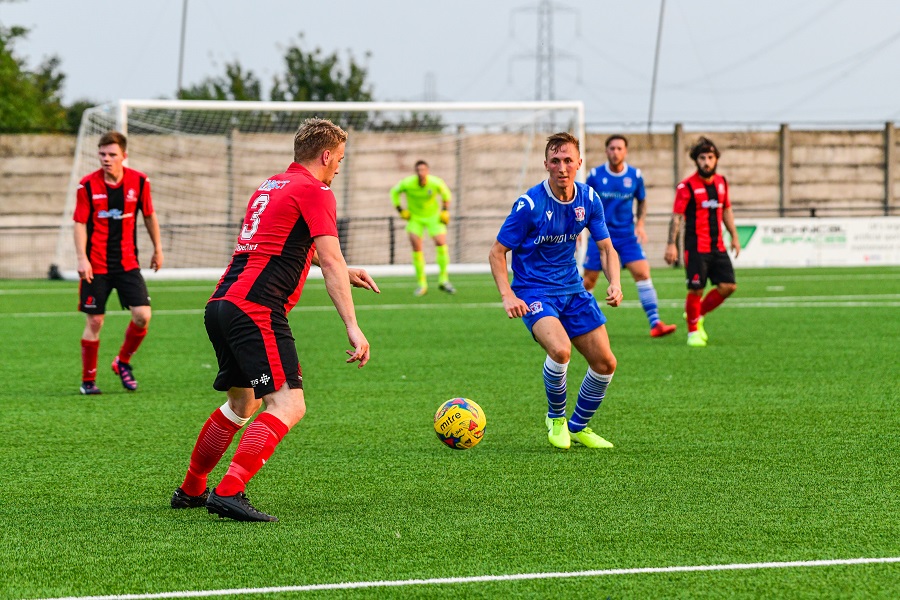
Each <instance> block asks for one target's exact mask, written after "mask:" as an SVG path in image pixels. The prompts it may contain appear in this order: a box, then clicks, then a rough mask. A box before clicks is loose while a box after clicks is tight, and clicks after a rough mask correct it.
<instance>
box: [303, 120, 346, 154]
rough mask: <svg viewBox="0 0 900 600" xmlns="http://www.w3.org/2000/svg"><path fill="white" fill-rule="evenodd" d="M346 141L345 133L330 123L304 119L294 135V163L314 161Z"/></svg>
mask: <svg viewBox="0 0 900 600" xmlns="http://www.w3.org/2000/svg"><path fill="white" fill-rule="evenodd" d="M346 141H347V132H346V131H344V130H343V129H341V128H340V127H338V126H337V125H335V124H334V123H332V122H331V121H329V120H327V119H317V118H311V119H306V120H305V121H303V123H301V124H300V127H299V128H298V129H297V133H296V134H294V162H298V163H303V162H309V161H311V160H315V159H316V158H318V157H319V156H321V155H322V153H323V152H325V151H326V150H334V149H335V148H337V147H338V146H340V145H341V144H343V143H346Z"/></svg>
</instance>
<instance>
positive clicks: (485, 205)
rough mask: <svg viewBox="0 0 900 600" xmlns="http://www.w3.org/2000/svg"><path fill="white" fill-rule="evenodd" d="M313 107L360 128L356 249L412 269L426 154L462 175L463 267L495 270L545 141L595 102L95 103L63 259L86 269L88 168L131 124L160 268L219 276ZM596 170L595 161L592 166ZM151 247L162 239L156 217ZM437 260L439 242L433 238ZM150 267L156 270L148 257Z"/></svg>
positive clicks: (85, 130) (352, 137) (458, 206)
mask: <svg viewBox="0 0 900 600" xmlns="http://www.w3.org/2000/svg"><path fill="white" fill-rule="evenodd" d="M309 117H321V118H327V119H330V120H332V121H333V122H334V123H336V124H337V125H340V126H341V127H343V128H344V129H345V130H347V131H348V132H349V139H348V141H347V148H346V155H345V158H344V161H343V162H342V164H341V169H340V173H339V174H338V176H337V177H336V178H335V180H334V182H333V183H332V189H333V190H334V193H335V196H336V197H337V216H338V230H339V237H340V239H341V247H342V249H343V251H344V254H345V256H346V258H347V262H348V263H349V264H353V265H359V266H365V267H367V268H369V269H371V270H372V272H373V273H383V274H391V273H397V274H407V273H408V274H412V272H413V271H412V265H411V260H410V247H409V243H408V241H407V235H406V233H405V230H404V228H405V224H406V223H405V222H404V221H403V220H401V219H400V218H399V216H398V215H397V213H396V211H395V210H394V208H393V205H392V204H391V202H390V193H389V192H390V189H391V187H393V186H394V185H395V184H396V183H397V182H398V181H399V180H400V179H402V178H403V177H406V176H409V175H412V174H413V173H414V164H415V162H416V161H417V160H420V159H421V160H425V161H426V162H428V164H429V166H430V168H431V173H432V174H433V175H435V176H438V177H441V178H442V179H443V180H444V181H445V182H446V183H447V185H448V186H449V188H450V190H451V193H452V194H453V199H452V202H451V206H450V212H451V221H450V224H449V226H448V244H449V246H450V256H451V262H452V264H451V267H450V269H451V273H453V272H457V273H458V272H487V271H488V270H489V266H488V264H487V253H488V249H489V247H490V244H491V243H492V241H493V239H494V236H495V235H496V233H497V230H498V229H499V227H500V224H501V223H502V222H503V219H504V218H505V217H506V215H507V214H508V212H509V208H510V207H511V206H512V204H513V202H514V201H515V199H516V198H517V197H518V196H519V195H520V194H521V193H522V192H523V191H525V190H526V189H527V188H528V187H530V186H532V185H534V184H535V183H537V182H538V181H540V180H542V179H544V178H545V176H546V173H545V171H544V169H543V151H544V145H545V142H546V139H547V137H548V136H549V135H551V134H552V133H554V132H556V131H569V132H571V133H573V134H574V135H576V136H577V137H578V138H579V139H581V140H582V141H583V140H584V105H583V103H582V102H580V101H550V102H219V101H205V100H122V101H120V102H118V103H113V104H106V105H102V106H97V107H94V108H91V109H88V110H87V111H85V113H84V116H83V117H82V123H81V127H80V130H79V134H78V141H77V143H76V153H75V159H74V161H73V167H72V176H71V179H70V185H69V191H68V195H67V199H66V206H65V210H64V214H63V218H62V225H61V227H60V232H59V240H58V242H57V249H56V265H55V266H56V270H57V272H59V273H60V274H61V276H63V277H64V278H77V274H76V273H75V269H76V261H75V255H74V249H73V242H72V228H73V225H72V214H73V212H74V207H75V192H76V188H77V185H78V182H79V181H80V179H81V178H82V177H83V176H84V175H86V174H87V173H90V172H92V171H95V170H96V169H97V168H98V166H99V165H98V161H97V151H96V149H97V143H98V140H99V138H100V136H101V135H102V134H103V133H105V132H107V131H110V130H118V131H121V132H122V133H123V134H125V135H126V136H127V138H128V148H127V152H128V163H127V164H128V166H130V167H132V168H135V169H137V170H139V171H142V172H144V173H146V174H147V175H148V177H149V180H150V183H151V190H152V194H153V205H154V208H155V210H156V213H157V215H158V219H159V222H160V229H161V235H162V243H163V251H164V253H165V264H164V268H163V269H161V270H160V272H159V273H157V274H152V276H154V277H159V278H173V279H177V278H180V279H188V278H190V279H215V278H218V277H219V276H220V275H221V273H222V272H223V270H224V269H225V266H226V265H227V264H228V261H229V258H230V256H231V254H232V251H233V249H234V243H235V239H236V236H237V234H238V231H239V229H240V225H241V222H242V220H243V216H244V212H245V208H246V203H247V200H248V199H249V198H250V196H251V194H252V193H253V192H254V191H255V190H256V188H257V187H259V185H260V184H261V183H262V182H263V181H264V180H265V179H266V178H268V177H269V176H271V175H272V174H275V173H279V172H282V171H283V170H284V169H286V168H287V166H288V165H289V164H290V163H291V160H292V158H293V135H294V133H295V132H296V130H297V127H298V126H299V125H300V123H301V122H302V121H303V120H304V119H306V118H309ZM581 176H582V180H583V173H582V174H581ZM137 230H138V247H139V250H140V251H141V259H142V263H143V264H144V266H145V267H146V265H147V257H148V256H149V253H150V251H151V249H152V245H151V243H150V240H149V238H148V237H147V234H146V230H145V228H144V227H143V223H139V224H138V226H137ZM425 254H426V260H427V261H428V263H429V265H433V264H434V250H433V245H432V244H430V243H428V242H426V244H425ZM145 274H147V272H146V270H145Z"/></svg>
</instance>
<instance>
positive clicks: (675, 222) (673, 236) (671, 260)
mask: <svg viewBox="0 0 900 600" xmlns="http://www.w3.org/2000/svg"><path fill="white" fill-rule="evenodd" d="M683 222H684V215H682V214H680V213H672V220H671V221H669V236H668V238H667V239H666V255H665V259H666V262H667V263H668V264H670V265H674V264H675V263H676V262H677V261H678V245H677V244H678V233H679V232H680V231H681V224H682V223H683Z"/></svg>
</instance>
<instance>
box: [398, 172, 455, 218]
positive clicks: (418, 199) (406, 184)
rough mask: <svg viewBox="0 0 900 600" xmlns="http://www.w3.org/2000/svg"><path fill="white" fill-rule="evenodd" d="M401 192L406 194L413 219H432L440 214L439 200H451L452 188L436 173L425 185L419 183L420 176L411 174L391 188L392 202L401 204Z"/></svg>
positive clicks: (407, 205)
mask: <svg viewBox="0 0 900 600" xmlns="http://www.w3.org/2000/svg"><path fill="white" fill-rule="evenodd" d="M400 194H406V207H407V208H408V209H409V212H410V215H411V217H412V218H413V219H431V218H435V217H437V216H438V214H439V213H440V212H441V206H440V204H439V202H438V197H439V196H440V198H441V202H450V188H448V187H447V184H446V183H444V180H443V179H441V178H440V177H435V176H434V175H429V176H428V177H427V178H426V179H425V185H424V186H421V185H419V176H418V175H410V176H409V177H404V178H403V179H401V180H400V181H399V182H398V183H397V185H395V186H394V187H392V188H391V202H393V203H394V206H400Z"/></svg>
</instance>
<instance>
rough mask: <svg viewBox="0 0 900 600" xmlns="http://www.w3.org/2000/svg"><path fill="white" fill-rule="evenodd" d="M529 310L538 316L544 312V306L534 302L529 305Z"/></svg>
mask: <svg viewBox="0 0 900 600" xmlns="http://www.w3.org/2000/svg"><path fill="white" fill-rule="evenodd" d="M528 310H530V311H531V314H533V315H536V314H538V313H539V312H544V305H543V304H541V303H540V302H532V303H531V304H529V305H528Z"/></svg>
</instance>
